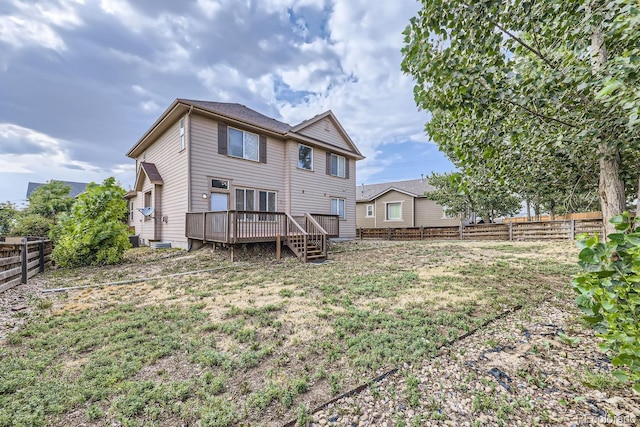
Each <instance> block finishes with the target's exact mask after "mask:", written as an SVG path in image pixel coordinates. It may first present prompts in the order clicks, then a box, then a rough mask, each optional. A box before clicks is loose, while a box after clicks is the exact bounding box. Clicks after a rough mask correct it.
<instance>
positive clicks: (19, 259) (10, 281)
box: [0, 240, 53, 292]
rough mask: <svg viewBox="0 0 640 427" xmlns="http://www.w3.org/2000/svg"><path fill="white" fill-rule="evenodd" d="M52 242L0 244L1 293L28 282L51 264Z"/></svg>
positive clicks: (37, 241)
mask: <svg viewBox="0 0 640 427" xmlns="http://www.w3.org/2000/svg"><path fill="white" fill-rule="evenodd" d="M52 250H53V244H52V243H51V241H50V240H36V241H24V242H20V243H5V242H0V292H4V291H6V290H7V289H10V288H13V287H14V286H16V285H18V284H20V283H22V284H26V283H27V281H28V280H29V279H30V278H31V277H33V276H35V275H36V274H38V273H42V272H43V271H44V269H45V266H47V265H50V264H51V251H52Z"/></svg>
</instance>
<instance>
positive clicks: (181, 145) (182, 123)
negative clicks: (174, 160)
mask: <svg viewBox="0 0 640 427" xmlns="http://www.w3.org/2000/svg"><path fill="white" fill-rule="evenodd" d="M184 147H185V142H184V117H183V118H181V119H180V151H182V150H184Z"/></svg>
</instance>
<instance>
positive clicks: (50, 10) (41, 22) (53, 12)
mask: <svg viewBox="0 0 640 427" xmlns="http://www.w3.org/2000/svg"><path fill="white" fill-rule="evenodd" d="M11 3H12V4H13V6H14V7H15V8H16V9H17V10H18V11H19V14H18V15H2V16H0V40H2V41H4V42H5V43H7V44H9V45H11V46H13V47H15V48H24V47H27V46H32V45H36V46H40V47H44V48H46V49H52V50H56V51H64V50H66V48H67V47H66V44H65V42H64V40H63V39H62V37H61V36H60V34H59V33H58V28H65V29H69V28H74V27H79V26H81V25H83V21H82V19H81V18H80V15H79V13H78V10H77V7H78V6H79V5H82V3H83V2H82V1H77V0H71V1H65V0H62V1H60V2H59V3H50V2H45V3H33V2H24V1H20V0H13V1H12V2H11Z"/></svg>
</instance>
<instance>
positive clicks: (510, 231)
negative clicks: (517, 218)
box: [509, 222, 513, 242]
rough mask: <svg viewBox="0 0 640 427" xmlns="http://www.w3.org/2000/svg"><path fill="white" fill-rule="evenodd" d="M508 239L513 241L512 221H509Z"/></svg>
mask: <svg viewBox="0 0 640 427" xmlns="http://www.w3.org/2000/svg"><path fill="white" fill-rule="evenodd" d="M509 241H511V242H512V241H513V222H509Z"/></svg>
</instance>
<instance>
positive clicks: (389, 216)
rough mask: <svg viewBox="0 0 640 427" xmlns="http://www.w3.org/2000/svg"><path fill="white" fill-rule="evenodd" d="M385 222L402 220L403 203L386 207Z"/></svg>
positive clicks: (394, 203)
mask: <svg viewBox="0 0 640 427" xmlns="http://www.w3.org/2000/svg"><path fill="white" fill-rule="evenodd" d="M385 210H386V212H385V220H386V221H398V220H401V219H402V203H401V202H393V203H387V204H386V205H385Z"/></svg>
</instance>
